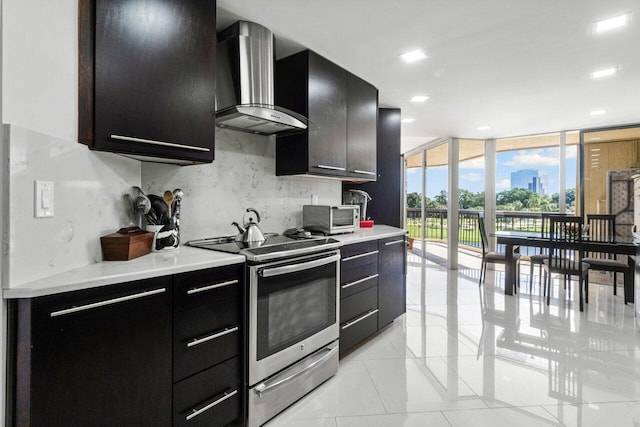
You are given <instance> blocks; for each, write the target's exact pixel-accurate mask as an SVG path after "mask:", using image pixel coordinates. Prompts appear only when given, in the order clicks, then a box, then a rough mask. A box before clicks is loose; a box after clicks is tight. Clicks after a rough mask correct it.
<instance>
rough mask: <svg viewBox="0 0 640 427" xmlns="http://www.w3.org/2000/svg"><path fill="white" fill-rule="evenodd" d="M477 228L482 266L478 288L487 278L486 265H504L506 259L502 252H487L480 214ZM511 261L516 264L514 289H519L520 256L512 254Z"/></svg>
mask: <svg viewBox="0 0 640 427" xmlns="http://www.w3.org/2000/svg"><path fill="white" fill-rule="evenodd" d="M478 227H479V229H480V243H481V244H482V264H481V265H480V283H478V286H482V282H484V281H485V279H486V276H487V264H490V263H491V264H506V261H507V259H506V255H505V253H504V252H490V251H489V238H488V237H487V230H486V229H485V227H484V216H482V215H480V214H478ZM513 260H514V261H515V263H516V280H517V286H516V287H519V286H520V254H517V253H515V254H513Z"/></svg>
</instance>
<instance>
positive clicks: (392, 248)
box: [340, 235, 406, 356]
mask: <svg viewBox="0 0 640 427" xmlns="http://www.w3.org/2000/svg"><path fill="white" fill-rule="evenodd" d="M340 252H341V256H342V261H341V264H340V356H344V355H345V354H346V353H348V352H349V351H350V350H352V349H353V348H355V347H356V346H357V345H358V344H360V343H361V342H362V341H363V340H365V339H366V338H368V337H369V336H371V335H372V334H374V333H375V332H377V331H379V330H380V329H382V328H384V327H385V326H387V325H388V324H389V323H391V322H393V320H394V319H395V318H397V317H398V316H400V315H402V314H403V313H404V312H405V311H406V302H405V301H406V245H405V237H404V235H401V236H396V237H390V238H386V239H381V240H370V241H366V242H361V243H356V244H351V245H345V246H343V247H342V249H341V250H340Z"/></svg>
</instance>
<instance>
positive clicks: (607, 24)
mask: <svg viewBox="0 0 640 427" xmlns="http://www.w3.org/2000/svg"><path fill="white" fill-rule="evenodd" d="M630 18H631V12H629V13H625V14H624V15H620V16H616V17H613V18H609V19H604V20H602V21H598V22H596V23H595V31H596V33H603V32H605V31H609V30H613V29H614V28H620V27H624V26H625V25H627V23H628V22H629V19H630Z"/></svg>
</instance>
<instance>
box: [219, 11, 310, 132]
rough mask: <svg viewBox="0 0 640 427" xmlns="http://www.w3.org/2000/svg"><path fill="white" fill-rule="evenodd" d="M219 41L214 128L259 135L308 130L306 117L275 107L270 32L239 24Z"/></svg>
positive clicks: (245, 22)
mask: <svg viewBox="0 0 640 427" xmlns="http://www.w3.org/2000/svg"><path fill="white" fill-rule="evenodd" d="M218 39H219V40H220V41H219V42H218V45H217V50H216V79H217V82H216V86H217V88H216V126H218V127H221V128H230V129H234V130H239V131H243V132H250V133H256V134H260V135H272V134H274V133H279V132H287V133H289V132H291V131H301V130H305V129H307V126H308V124H309V121H308V120H307V119H306V118H305V117H303V116H301V115H300V114H297V113H295V112H293V111H290V110H287V109H286V108H282V107H277V106H275V105H274V89H273V82H274V67H275V56H274V55H275V52H274V49H273V45H274V37H273V33H272V32H271V31H269V30H268V29H267V28H265V27H263V26H262V25H259V24H256V23H253V22H247V21H238V22H236V23H235V24H233V25H231V26H230V27H229V28H227V29H226V30H224V31H222V32H221V33H220V34H219V36H218Z"/></svg>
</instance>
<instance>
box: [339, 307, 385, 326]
mask: <svg viewBox="0 0 640 427" xmlns="http://www.w3.org/2000/svg"><path fill="white" fill-rule="evenodd" d="M377 312H378V309H377V308H376V309H375V310H371V311H370V312H368V313H366V314H363V315H362V316H360V317H358V318H357V319H356V320H353V321H351V322H347V323H345V324H344V326H343V327H342V328H340V329H343V330H344V329H347V328H350V327H351V326H353V325H355V324H356V323H359V322H362V321H363V320H364V319H366V318H367V317H369V316H373V315H374V314H376V313H377Z"/></svg>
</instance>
